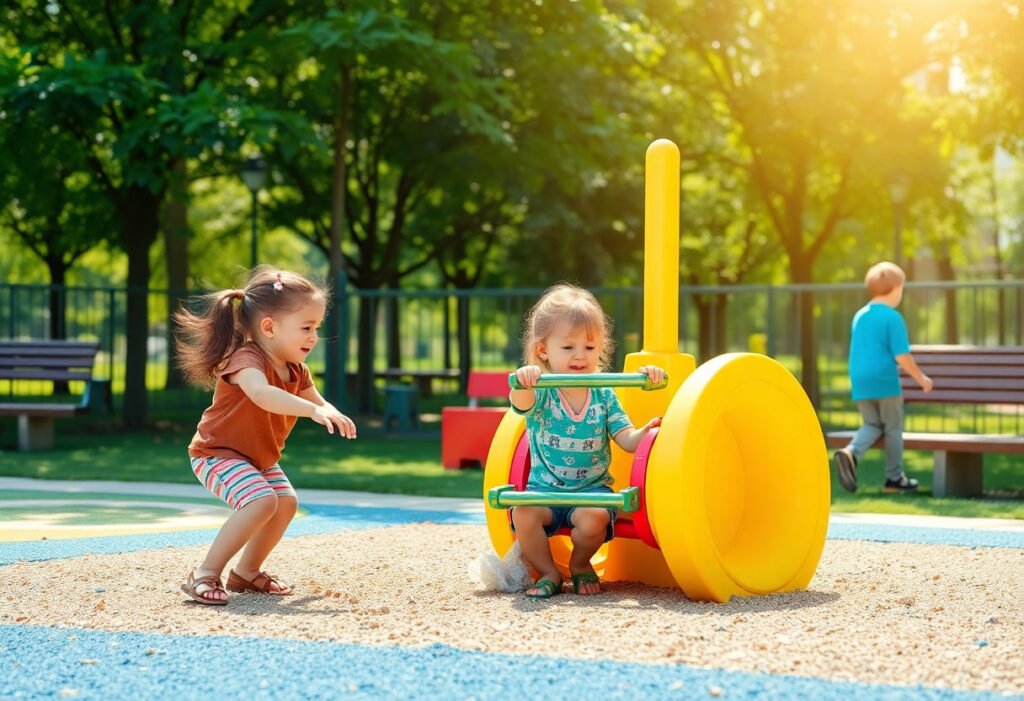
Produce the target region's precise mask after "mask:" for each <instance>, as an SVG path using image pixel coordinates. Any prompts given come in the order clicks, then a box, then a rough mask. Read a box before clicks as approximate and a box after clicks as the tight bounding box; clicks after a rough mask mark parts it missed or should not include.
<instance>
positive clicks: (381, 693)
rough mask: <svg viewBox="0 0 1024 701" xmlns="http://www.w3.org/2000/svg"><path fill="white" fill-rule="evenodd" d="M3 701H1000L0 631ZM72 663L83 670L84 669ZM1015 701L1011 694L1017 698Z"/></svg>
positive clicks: (583, 664) (360, 652) (396, 655)
mask: <svg viewBox="0 0 1024 701" xmlns="http://www.w3.org/2000/svg"><path fill="white" fill-rule="evenodd" d="M0 659H3V660H4V663H3V664H2V666H0V689H3V696H4V698H16V699H25V698H50V697H61V696H67V697H70V696H75V697H77V698H101V699H111V698H113V699H122V698H143V699H146V698H157V696H155V695H154V694H155V690H157V689H159V698H165V699H166V698H173V699H200V698H202V699H207V700H209V699H212V698H216V699H222V698H229V699H272V698H273V699H315V698H325V699H334V698H346V699H348V698H352V699H413V698H416V699H420V698H429V699H469V698H473V699H479V700H483V699H502V700H503V701H504V700H505V699H510V698H512V699H517V698H523V699H525V698H581V699H582V698H592V699H600V700H602V701H604V700H605V699H624V700H628V701H635V699H638V698H649V699H659V698H678V699H684V698H686V699H690V698H696V699H702V698H711V696H710V690H711V689H712V688H717V689H720V690H721V697H722V698H725V699H736V698H747V699H755V698H756V699H882V700H883V701H887V700H889V699H915V700H916V699H926V700H937V701H939V700H941V701H961V700H963V701H982V700H984V701H987V700H988V699H993V700H994V699H1006V698H1009V697H1007V696H1003V695H999V694H995V693H992V692H970V691H953V690H949V689H936V688H929V687H922V686H886V685H875V684H861V683H853V682H834V681H828V680H824V679H814V678H806V677H793V676H770V675H766V674H753V673H747V672H727V671H721V670H711V669H698V668H693V667H686V666H683V665H659V664H636V663H624V662H610V661H589V660H570V659H564V658H557V657H534V656H529V657H527V656H514V655H506V654H489V653H483V652H469V651H463V650H458V649H456V648H451V647H447V646H442V645H432V646H430V647H425V648H403V647H387V648H381V647H371V646H364V645H355V644H350V643H330V642H311V641H291V640H266V639H261V638H238V637H218V636H208V637H201V638H200V637H191V636H172V635H155V634H149V633H117V634H114V633H105V632H100V631H94V630H74V629H63V630H57V629H53V628H41V627H36V626H27V625H26V626H12V625H0ZM83 661H86V663H85V664H83ZM1018 698H1019V697H1018Z"/></svg>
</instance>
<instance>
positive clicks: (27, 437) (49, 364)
mask: <svg viewBox="0 0 1024 701" xmlns="http://www.w3.org/2000/svg"><path fill="white" fill-rule="evenodd" d="M98 350H99V344H98V343H88V342H81V341H0V380H11V381H13V380H51V381H52V380H56V381H61V380H67V381H74V380H78V381H81V382H85V391H84V392H83V393H82V400H81V401H80V402H79V403H77V404H55V403H45V402H26V401H3V400H2V399H0V416H17V417H18V449H19V450H24V451H27V450H48V449H50V448H52V447H53V435H54V431H53V426H54V421H53V420H54V419H55V418H58V417H66V416H77V415H79V414H84V413H86V412H88V411H89V406H90V404H89V392H90V389H91V384H92V383H91V380H92V366H93V361H94V360H95V359H96V353H97V351H98Z"/></svg>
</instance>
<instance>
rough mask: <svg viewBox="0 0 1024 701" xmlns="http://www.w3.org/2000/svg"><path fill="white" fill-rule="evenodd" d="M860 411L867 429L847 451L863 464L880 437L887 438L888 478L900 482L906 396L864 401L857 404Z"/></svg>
mask: <svg viewBox="0 0 1024 701" xmlns="http://www.w3.org/2000/svg"><path fill="white" fill-rule="evenodd" d="M857 411H859V412H860V417H861V419H863V420H864V425H863V426H861V427H860V428H859V429H858V430H857V433H855V434H854V435H853V440H852V441H850V444H849V445H848V446H846V448H847V450H849V451H850V452H851V453H853V457H855V458H857V460H860V457H861V456H862V455H863V454H864V453H866V452H867V450H868V448H870V447H871V446H873V445H874V444H875V441H877V440H878V438H879V436H883V435H884V436H885V478H886V479H889V480H898V479H899V478H900V476H901V475H902V474H903V395H902V394H897V395H896V396H894V397H885V398H883V399H861V400H859V401H857Z"/></svg>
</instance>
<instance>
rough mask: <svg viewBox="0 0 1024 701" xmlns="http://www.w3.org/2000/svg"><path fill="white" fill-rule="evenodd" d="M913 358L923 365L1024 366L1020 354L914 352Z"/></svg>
mask: <svg viewBox="0 0 1024 701" xmlns="http://www.w3.org/2000/svg"><path fill="white" fill-rule="evenodd" d="M913 355H914V360H916V361H917V364H918V365H920V366H922V367H924V366H926V365H966V366H968V367H973V366H977V367H986V366H990V365H995V366H1002V365H1009V366H1016V367H1021V366H1024V356H1021V355H985V354H979V355H953V354H951V353H937V354H935V355H921V356H920V357H919V356H918V355H916V354H913Z"/></svg>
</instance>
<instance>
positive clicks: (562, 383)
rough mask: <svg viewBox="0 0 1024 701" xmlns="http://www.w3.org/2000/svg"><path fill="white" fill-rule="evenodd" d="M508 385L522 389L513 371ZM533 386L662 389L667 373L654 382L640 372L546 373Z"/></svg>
mask: <svg viewBox="0 0 1024 701" xmlns="http://www.w3.org/2000/svg"><path fill="white" fill-rule="evenodd" d="M508 386H509V387H511V388H512V389H523V386H522V385H521V384H519V378H517V377H516V374H515V373H512V374H510V375H509V376H508ZM534 386H535V387H638V388H639V389H642V390H651V389H664V388H665V387H667V386H668V375H665V379H664V380H662V381H661V382H658V383H657V384H655V383H654V382H651V378H649V377H648V376H647V375H645V374H643V373H642V372H591V373H585V374H572V373H565V374H558V373H546V374H544V375H541V376H540V377H539V378H538V379H537V384H536V385H534Z"/></svg>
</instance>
